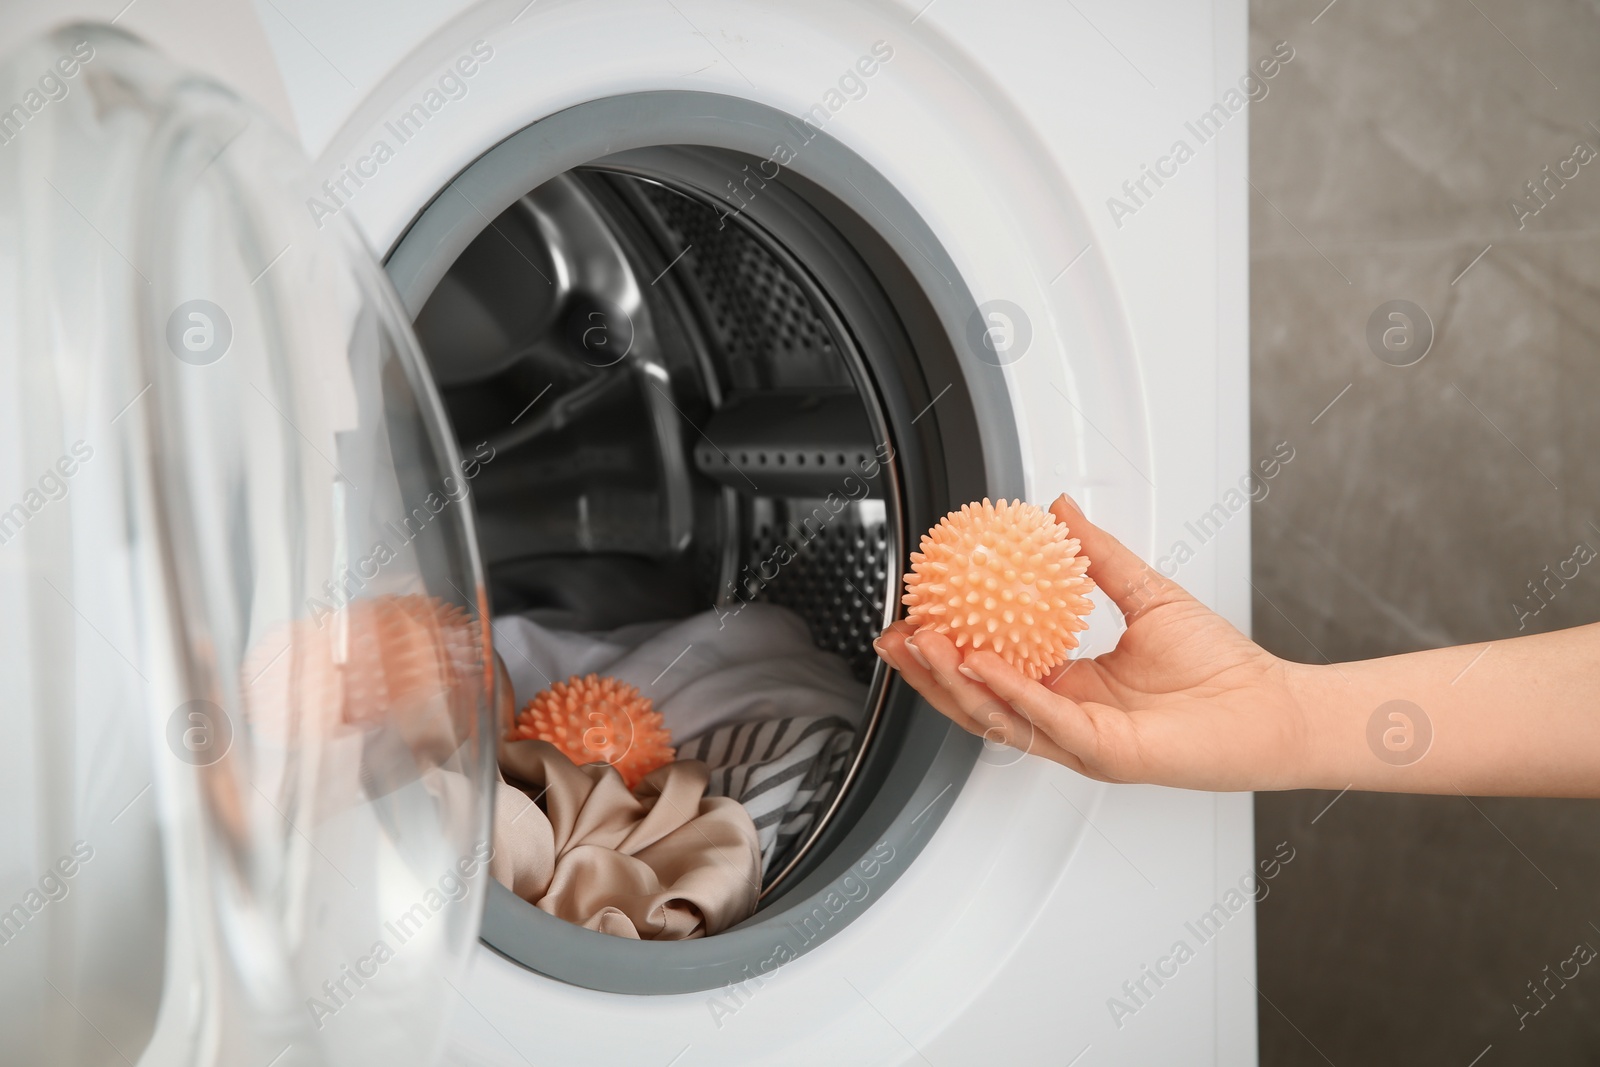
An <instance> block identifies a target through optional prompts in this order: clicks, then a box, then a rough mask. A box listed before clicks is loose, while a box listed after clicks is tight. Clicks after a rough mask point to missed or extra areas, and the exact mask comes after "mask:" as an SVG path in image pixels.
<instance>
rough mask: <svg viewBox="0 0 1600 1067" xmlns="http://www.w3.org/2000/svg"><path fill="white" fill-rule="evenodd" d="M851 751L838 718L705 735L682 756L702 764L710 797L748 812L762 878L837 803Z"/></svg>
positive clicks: (851, 739)
mask: <svg viewBox="0 0 1600 1067" xmlns="http://www.w3.org/2000/svg"><path fill="white" fill-rule="evenodd" d="M854 747H855V730H854V729H853V728H852V727H851V725H850V724H849V723H848V722H846V721H845V720H844V719H841V718H839V717H837V716H833V715H828V716H815V717H794V718H787V719H758V720H754V721H747V722H731V723H727V724H726V725H723V726H719V727H717V728H716V729H714V730H710V731H707V732H706V733H704V734H701V735H700V736H699V737H697V738H695V739H694V740H692V741H687V742H685V743H683V744H681V745H679V746H678V758H679V759H697V760H700V761H701V762H703V763H705V764H706V765H707V766H708V767H710V768H711V781H710V784H709V785H708V786H707V787H706V794H707V795H708V796H725V797H733V798H734V799H735V800H737V801H738V802H739V803H740V804H742V805H744V809H745V810H746V811H748V812H749V813H750V818H751V819H752V820H754V822H755V824H756V833H757V835H758V840H759V841H760V844H761V871H762V874H763V875H765V874H767V873H768V872H769V870H770V869H771V868H772V865H773V863H774V861H775V860H777V859H778V858H779V857H781V856H783V855H785V854H786V853H788V851H789V850H790V848H791V847H792V846H793V845H794V844H795V843H796V841H797V840H799V839H800V838H802V837H803V836H804V835H805V834H806V833H807V832H808V831H809V830H810V829H811V827H812V825H813V824H815V822H816V821H817V819H818V817H819V816H820V815H821V814H822V812H823V810H824V809H825V808H826V807H827V805H828V804H829V802H831V801H832V800H833V794H834V792H835V790H836V788H837V786H838V784H839V782H840V780H841V779H842V778H843V777H844V772H845V767H846V766H847V764H848V762H849V759H850V754H851V751H852V750H853V749H854Z"/></svg>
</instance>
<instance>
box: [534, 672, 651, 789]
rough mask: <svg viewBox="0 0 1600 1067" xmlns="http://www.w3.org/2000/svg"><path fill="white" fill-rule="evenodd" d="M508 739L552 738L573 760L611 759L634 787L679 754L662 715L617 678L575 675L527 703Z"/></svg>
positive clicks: (599, 761)
mask: <svg viewBox="0 0 1600 1067" xmlns="http://www.w3.org/2000/svg"><path fill="white" fill-rule="evenodd" d="M506 740H507V741H530V740H531V741H548V742H550V743H551V744H552V745H554V746H556V747H557V748H559V749H560V750H561V751H562V753H563V754H565V755H566V757H567V758H568V759H570V760H572V762H573V763H576V764H578V765H579V766H582V765H583V764H586V763H609V764H610V765H611V766H613V767H615V768H616V769H617V773H618V774H620V775H622V781H623V783H624V784H625V785H627V787H628V788H629V789H633V788H634V787H635V786H637V785H638V784H639V783H640V782H641V781H643V780H644V776H645V775H647V774H649V773H650V772H651V771H653V770H655V769H656V768H657V767H663V766H665V765H667V764H668V763H671V762H672V761H673V760H674V759H675V758H676V755H677V754H676V753H675V752H674V751H673V749H672V735H671V734H669V733H668V732H667V728H666V726H665V725H664V724H663V723H662V721H661V713H660V712H659V711H656V710H655V708H654V706H652V704H651V703H650V698H649V697H646V696H642V695H640V693H639V690H637V689H635V688H634V687H633V686H631V685H629V684H628V683H626V682H621V681H618V680H617V679H615V678H603V677H601V676H600V675H597V674H589V675H577V674H574V675H573V676H572V677H571V678H568V679H567V680H566V681H564V682H556V683H554V684H552V685H551V686H550V688H549V689H546V690H543V691H542V692H540V693H539V695H537V696H535V697H534V698H533V699H532V700H530V701H528V703H527V704H526V705H525V706H524V707H523V709H522V711H521V712H519V713H518V715H517V720H516V723H515V724H514V725H513V726H512V728H511V732H510V733H508V734H507V735H506Z"/></svg>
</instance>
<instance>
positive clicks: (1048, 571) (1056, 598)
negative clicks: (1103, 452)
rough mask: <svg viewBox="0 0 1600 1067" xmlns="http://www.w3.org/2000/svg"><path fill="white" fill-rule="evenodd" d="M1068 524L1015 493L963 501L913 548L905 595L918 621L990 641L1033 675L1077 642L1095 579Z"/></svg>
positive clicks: (961, 640) (968, 641) (966, 644)
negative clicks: (1007, 497) (1001, 497)
mask: <svg viewBox="0 0 1600 1067" xmlns="http://www.w3.org/2000/svg"><path fill="white" fill-rule="evenodd" d="M1078 547H1079V546H1078V541H1077V539H1076V538H1074V537H1069V536H1068V531H1067V527H1066V526H1065V525H1064V524H1063V523H1059V522H1057V521H1056V519H1055V516H1053V515H1051V514H1050V513H1049V512H1048V511H1046V510H1044V509H1043V508H1040V507H1036V506H1035V505H1033V504H1029V503H1026V502H1024V501H1021V500H1016V501H1011V502H1007V501H1005V500H1001V501H1000V502H999V503H996V504H991V503H990V502H989V501H988V500H987V499H986V500H984V501H983V502H982V503H981V504H964V505H962V507H961V510H960V511H952V512H951V513H950V514H948V515H946V516H945V517H944V518H942V519H940V520H939V524H938V525H937V526H935V527H934V528H933V529H932V530H929V531H928V532H927V533H926V534H924V535H923V538H922V545H921V549H922V550H921V551H920V552H913V553H911V573H910V574H907V575H906V593H905V596H904V597H903V598H902V600H903V601H904V603H905V604H906V605H907V607H908V608H909V611H908V613H907V614H908V617H909V618H910V620H911V621H912V622H914V623H916V624H917V628H918V629H919V630H933V631H935V632H936V633H941V634H944V635H946V636H947V637H949V638H950V640H952V641H954V642H955V645H956V647H957V648H963V649H988V650H989V651H991V652H994V653H996V654H998V655H999V656H1000V658H1001V659H1004V660H1005V661H1006V662H1007V663H1009V664H1011V665H1012V666H1013V667H1015V668H1016V669H1017V670H1019V671H1021V672H1022V673H1023V674H1025V675H1027V676H1028V677H1029V678H1033V679H1039V678H1042V677H1044V676H1045V675H1046V674H1048V673H1049V672H1050V671H1052V670H1054V669H1055V668H1056V667H1057V666H1059V665H1060V664H1061V663H1063V662H1065V661H1066V658H1067V653H1068V652H1069V651H1071V650H1072V649H1074V648H1077V647H1078V631H1079V630H1082V629H1084V628H1086V627H1087V626H1088V625H1089V624H1088V623H1086V622H1084V621H1083V616H1085V615H1087V614H1089V612H1090V611H1091V610H1093V605H1092V604H1090V603H1089V599H1088V596H1089V594H1090V593H1091V592H1093V591H1094V581H1093V580H1092V579H1091V578H1089V576H1088V575H1087V574H1086V573H1085V571H1086V570H1087V569H1088V567H1089V560H1088V557H1086V556H1081V555H1079V554H1078Z"/></svg>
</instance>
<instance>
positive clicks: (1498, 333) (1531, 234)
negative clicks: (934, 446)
mask: <svg viewBox="0 0 1600 1067" xmlns="http://www.w3.org/2000/svg"><path fill="white" fill-rule="evenodd" d="M1325 3H1326V0H1308V2H1299V0H1296V2H1290V0H1253V2H1252V5H1251V37H1252V41H1251V49H1250V51H1251V54H1252V55H1254V54H1261V53H1265V52H1266V51H1269V50H1270V49H1271V47H1272V44H1273V43H1274V42H1276V41H1279V40H1287V41H1289V42H1290V43H1291V44H1292V45H1293V46H1294V48H1295V52H1296V55H1295V59H1294V61H1293V62H1292V63H1291V64H1290V65H1289V66H1288V67H1287V69H1286V70H1285V73H1284V76H1282V77H1280V78H1278V79H1277V80H1276V81H1275V82H1274V83H1273V89H1272V93H1271V95H1270V96H1269V97H1268V98H1267V99H1265V100H1263V101H1261V102H1260V103H1257V104H1254V105H1252V110H1251V147H1250V165H1251V172H1252V183H1253V185H1254V191H1253V192H1252V194H1251V220H1250V221H1251V277H1252V280H1251V320H1252V321H1251V331H1252V341H1251V362H1252V375H1253V401H1252V433H1253V434H1254V436H1255V439H1256V440H1257V442H1258V444H1259V442H1272V441H1278V440H1292V441H1294V442H1295V445H1296V450H1297V454H1296V459H1295V463H1294V467H1293V468H1292V469H1291V471H1290V472H1289V474H1288V475H1287V476H1286V477H1285V478H1284V479H1282V480H1280V482H1279V483H1278V484H1277V485H1275V487H1274V490H1273V492H1272V494H1271V496H1270V497H1268V499H1267V500H1265V501H1264V502H1263V503H1262V504H1260V505H1258V506H1257V507H1256V509H1255V511H1254V552H1255V563H1254V569H1255V584H1256V586H1257V588H1258V590H1259V593H1258V595H1257V597H1256V601H1255V633H1256V636H1257V638H1258V639H1259V640H1260V641H1261V642H1262V643H1263V644H1265V645H1266V646H1267V647H1268V648H1269V649H1271V650H1273V651H1275V652H1277V653H1279V654H1281V655H1285V656H1288V657H1291V658H1294V659H1300V660H1306V661H1319V662H1320V661H1325V660H1327V659H1334V660H1344V659H1354V658H1361V657H1368V656H1380V655H1386V654H1390V653H1396V652H1403V651H1408V650H1412V649H1417V648H1424V647H1431V646H1435V645H1445V644H1462V643H1468V642H1475V641H1485V640H1488V639H1491V638H1499V637H1509V636H1512V635H1514V634H1517V633H1519V632H1539V631H1544V630H1549V629H1556V628H1560V627H1565V626H1571V625H1576V624H1579V623H1586V622H1593V621H1596V620H1597V619H1600V560H1596V561H1595V562H1594V563H1593V564H1591V565H1588V566H1584V567H1581V568H1580V569H1579V573H1578V576H1577V577H1576V578H1574V579H1572V580H1571V581H1568V582H1566V584H1565V585H1564V586H1560V585H1556V584H1552V585H1550V586H1548V587H1547V588H1548V589H1549V590H1551V592H1547V593H1546V594H1545V595H1544V597H1543V598H1535V597H1534V596H1533V595H1532V594H1531V593H1530V590H1529V583H1530V582H1535V583H1537V582H1542V581H1543V580H1544V578H1545V577H1546V574H1547V572H1546V571H1545V568H1546V567H1547V566H1548V567H1549V568H1550V569H1551V570H1552V571H1554V570H1556V569H1557V568H1558V567H1559V566H1561V565H1562V564H1563V563H1564V561H1567V560H1569V559H1571V558H1572V557H1573V556H1574V550H1575V548H1576V546H1577V545H1578V544H1579V543H1580V542H1582V543H1586V544H1587V545H1588V546H1590V547H1592V548H1593V549H1594V550H1595V551H1597V552H1600V4H1597V3H1595V2H1593V0H1589V2H1579V0H1568V2H1564V3H1562V2H1555V3H1534V4H1526V3H1517V2H1515V0H1418V2H1407V3H1393V4H1385V3H1378V2H1375V0H1336V2H1335V3H1333V4H1332V5H1331V6H1328V7H1324V4H1325ZM1580 142H1582V143H1583V144H1584V145H1585V146H1586V148H1585V149H1584V150H1580V151H1575V147H1576V146H1577V145H1578V144H1579V143H1580ZM1591 153H1592V155H1593V158H1592V159H1590V160H1589V161H1588V162H1583V161H1582V159H1583V158H1584V157H1587V156H1589V155H1590V154H1591ZM1546 167H1548V168H1549V171H1548V172H1547V171H1546V169H1545V168H1546ZM1547 174H1553V175H1555V177H1554V178H1547ZM1563 175H1565V176H1563ZM1528 182H1536V183H1542V184H1541V186H1540V189H1541V192H1542V196H1543V198H1542V199H1536V198H1535V197H1534V196H1533V195H1532V194H1530V192H1529V188H1528V186H1527V185H1526V184H1525V183H1528ZM1513 202H1520V203H1521V204H1522V207H1521V208H1520V209H1518V208H1514V207H1512V204H1513ZM1402 300H1403V301H1409V302H1410V303H1412V304H1414V305H1416V306H1417V307H1418V308H1420V309H1421V310H1422V312H1423V313H1424V314H1423V315H1422V316H1417V315H1415V314H1413V315H1412V318H1414V319H1415V320H1416V321H1415V322H1414V323H1413V325H1414V327H1416V332H1415V333H1413V334H1412V335H1411V336H1412V338H1413V340H1412V346H1411V348H1410V349H1409V350H1407V349H1406V347H1405V346H1404V345H1403V344H1398V343H1399V342H1401V341H1403V340H1405V337H1404V335H1403V331H1404V330H1405V324H1404V323H1403V322H1402V321H1400V320H1388V319H1387V318H1385V319H1384V320H1383V322H1382V324H1381V326H1382V327H1396V328H1398V330H1400V331H1402V332H1397V333H1393V334H1391V335H1390V340H1391V342H1392V343H1396V344H1397V345H1398V347H1399V349H1400V350H1399V351H1393V350H1386V349H1384V347H1383V345H1382V343H1381V339H1380V343H1379V344H1378V346H1377V349H1378V351H1382V352H1383V353H1384V358H1379V355H1377V354H1375V350H1374V347H1373V346H1372V344H1370V343H1369V338H1368V322H1369V319H1370V318H1371V317H1372V316H1373V313H1374V312H1375V311H1377V310H1378V309H1379V308H1380V307H1381V306H1382V305H1386V304H1389V303H1390V302H1392V301H1402ZM1429 322H1431V327H1432V341H1431V346H1430V347H1428V349H1427V351H1426V355H1424V356H1423V357H1422V358H1421V360H1420V361H1419V362H1415V363H1412V364H1411V365H1409V366H1399V365H1396V364H1400V363H1406V362H1408V361H1409V360H1410V359H1412V358H1414V357H1415V356H1416V355H1417V354H1418V352H1419V351H1420V347H1419V346H1420V343H1421V342H1420V338H1421V337H1422V331H1423V329H1424V328H1425V327H1426V325H1427V323H1429ZM1377 332H1378V333H1379V334H1380V335H1381V333H1382V328H1380V329H1379V330H1378V331H1377ZM1566 569H1567V573H1569V574H1570V573H1571V565H1567V567H1566ZM1471 655H1472V651H1471V650H1470V649H1469V650H1466V651H1465V652H1464V655H1463V665H1465V664H1466V662H1467V661H1468V660H1469V659H1470V657H1471ZM1596 707H1597V714H1600V693H1597V694H1596ZM1333 800H1334V795H1333V794H1322V793H1288V794H1263V795H1261V796H1260V797H1259V798H1258V806H1257V813H1258V815H1257V822H1258V831H1257V834H1258V843H1259V845H1260V847H1261V848H1262V849H1263V850H1264V852H1263V854H1265V853H1267V852H1270V851H1271V848H1272V845H1273V844H1274V843H1276V842H1277V841H1280V840H1284V839H1290V840H1293V841H1295V842H1296V844H1297V847H1299V857H1300V858H1297V860H1296V862H1295V864H1294V866H1293V868H1292V869H1290V870H1288V871H1286V872H1285V878H1286V879H1287V881H1286V882H1285V883H1284V884H1283V885H1282V886H1280V887H1279V888H1278V889H1277V890H1276V891H1275V892H1274V893H1273V894H1272V896H1271V897H1270V898H1269V899H1268V900H1267V901H1266V902H1264V903H1263V904H1262V906H1261V909H1260V929H1259V934H1260V985H1261V992H1262V1001H1261V1005H1260V1010H1261V1054H1262V1058H1261V1062H1262V1063H1263V1064H1264V1065H1266V1067H1283V1065H1287V1064H1302V1063H1305V1064H1323V1063H1330V1062H1331V1063H1335V1064H1341V1065H1342V1064H1346V1063H1351V1064H1354V1063H1423V1062H1427V1063H1446V1064H1458V1065H1460V1067H1467V1065H1468V1064H1469V1063H1473V1062H1476V1063H1478V1064H1479V1065H1480V1067H1494V1065H1497V1064H1521V1063H1540V1064H1546V1063H1547V1064H1566V1063H1600V965H1597V966H1595V967H1593V968H1589V967H1586V968H1584V969H1583V970H1582V973H1581V976H1580V977H1579V978H1578V979H1575V980H1573V981H1571V982H1568V983H1567V984H1566V986H1565V987H1564V988H1561V989H1560V990H1559V991H1558V992H1557V993H1556V994H1555V995H1553V996H1550V997H1548V998H1547V999H1548V1005H1547V1006H1546V1007H1544V1008H1543V1009H1542V1010H1540V1011H1539V1013H1538V1014H1537V1015H1529V1016H1527V1017H1525V1018H1521V1019H1520V1020H1519V1017H1518V1014H1517V1011H1516V1008H1515V1005H1518V1004H1521V1005H1523V1006H1524V1008H1526V1007H1528V1006H1530V1005H1533V1004H1538V1003H1540V1002H1539V1001H1533V1000H1532V999H1531V997H1530V995H1529V991H1528V988H1527V985H1526V983H1527V982H1529V981H1530V980H1538V979H1542V978H1543V976H1544V971H1543V968H1544V967H1545V966H1546V965H1550V966H1551V967H1552V968H1554V967H1555V966H1556V965H1557V964H1559V963H1560V962H1561V961H1563V960H1565V959H1567V958H1568V957H1569V956H1571V954H1572V950H1573V947H1574V945H1575V943H1576V942H1579V941H1587V942H1589V943H1590V944H1593V945H1595V946H1596V947H1597V948H1600V803H1593V802H1577V801H1541V800H1503V799H1497V800H1486V799H1479V798H1474V799H1472V800H1468V799H1467V798H1464V797H1400V796H1390V795H1383V794H1367V795H1358V794H1347V795H1345V796H1343V797H1341V798H1339V799H1338V801H1337V803H1335V804H1334V805H1333V806H1332V807H1331V808H1327V805H1328V804H1329V802H1330V801H1333ZM1324 809H1326V810H1324ZM1313 820H1315V821H1313ZM1302 842H1303V844H1301V843H1302ZM1591 923H1592V924H1593V925H1591ZM1491 1046H1492V1047H1491ZM1480 1055H1481V1056H1482V1059H1481V1060H1478V1061H1474V1057H1476V1056H1480Z"/></svg>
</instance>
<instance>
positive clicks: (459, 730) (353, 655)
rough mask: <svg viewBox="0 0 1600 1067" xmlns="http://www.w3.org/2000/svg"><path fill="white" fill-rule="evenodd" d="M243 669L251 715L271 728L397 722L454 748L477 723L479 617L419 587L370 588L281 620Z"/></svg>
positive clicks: (274, 733) (273, 732)
mask: <svg viewBox="0 0 1600 1067" xmlns="http://www.w3.org/2000/svg"><path fill="white" fill-rule="evenodd" d="M243 674H244V678H245V686H244V690H245V701H246V707H247V708H248V710H249V717H250V720H251V722H252V724H253V725H254V727H255V729H257V730H260V731H263V732H264V733H265V735H266V736H268V737H272V738H275V739H277V740H284V741H286V740H290V739H291V738H294V737H296V736H298V737H300V738H301V739H302V740H304V739H306V734H305V731H308V730H309V731H314V732H316V733H327V732H331V731H332V730H334V729H335V728H336V727H338V726H339V725H341V724H343V725H345V726H353V727H358V728H362V727H373V726H379V725H389V726H394V727H395V728H397V729H399V730H400V731H401V732H402V733H403V734H405V735H406V736H408V737H409V738H410V739H411V740H412V741H413V742H414V743H421V742H423V741H424V740H425V739H426V740H427V741H428V742H430V743H433V742H437V743H439V744H440V745H442V746H444V750H445V751H449V750H451V749H454V747H455V746H456V744H458V743H459V739H460V738H462V737H465V736H467V734H468V733H470V731H471V723H472V717H473V715H474V714H475V705H476V700H477V694H478V693H479V691H480V690H481V689H482V687H483V681H484V678H483V674H484V669H483V660H482V653H481V642H480V640H479V634H478V627H477V625H476V624H475V623H474V622H473V620H472V619H471V617H470V616H468V615H467V613H466V612H465V611H463V610H462V609H461V608H459V607H457V606H456V605H454V604H448V603H446V602H445V601H443V600H440V599H438V598H437V597H430V596H420V595H415V594H412V595H401V596H392V595H385V596H376V597H366V598H362V599H360V600H355V601H352V602H351V603H350V604H347V605H346V606H344V607H343V608H341V609H339V610H338V611H335V612H331V613H328V614H324V615H320V616H317V617H316V618H315V619H299V620H296V621H294V622H292V623H289V624H287V625H285V626H281V627H278V628H276V629H274V630H272V631H270V632H269V633H268V634H267V635H266V636H265V637H264V638H262V639H261V640H260V641H258V642H257V643H256V644H255V645H254V646H253V647H252V648H251V650H250V653H249V655H248V656H247V657H246V660H245V667H244V671H243ZM296 715H299V716H301V718H300V719H299V720H298V724H296V719H295V716H296Z"/></svg>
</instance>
